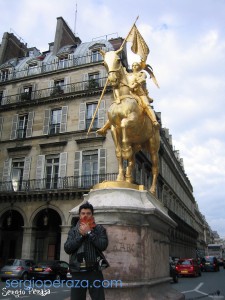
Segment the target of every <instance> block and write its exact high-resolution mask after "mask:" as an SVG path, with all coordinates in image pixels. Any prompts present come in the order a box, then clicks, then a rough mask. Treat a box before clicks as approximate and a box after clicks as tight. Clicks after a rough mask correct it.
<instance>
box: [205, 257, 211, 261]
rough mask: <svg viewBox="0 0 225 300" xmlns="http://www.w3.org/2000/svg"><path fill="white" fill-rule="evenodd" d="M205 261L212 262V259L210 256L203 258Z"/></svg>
mask: <svg viewBox="0 0 225 300" xmlns="http://www.w3.org/2000/svg"><path fill="white" fill-rule="evenodd" d="M205 260H206V261H213V257H210V256H208V257H205Z"/></svg>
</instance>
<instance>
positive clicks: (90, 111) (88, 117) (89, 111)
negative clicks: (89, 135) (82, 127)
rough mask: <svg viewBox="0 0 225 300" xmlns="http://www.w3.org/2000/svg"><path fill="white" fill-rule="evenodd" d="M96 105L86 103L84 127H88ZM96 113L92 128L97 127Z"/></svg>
mask: <svg viewBox="0 0 225 300" xmlns="http://www.w3.org/2000/svg"><path fill="white" fill-rule="evenodd" d="M96 107H97V103H87V109H86V129H88V128H89V126H90V124H91V121H92V118H93V115H94V113H95V110H96ZM97 117H98V116H97V114H96V116H95V119H94V122H93V125H92V128H93V129H94V128H98V118H97Z"/></svg>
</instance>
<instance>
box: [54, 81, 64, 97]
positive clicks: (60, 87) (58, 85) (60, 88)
mask: <svg viewBox="0 0 225 300" xmlns="http://www.w3.org/2000/svg"><path fill="white" fill-rule="evenodd" d="M63 92H64V79H61V80H55V81H54V85H53V88H52V91H51V95H52V96H57V95H60V94H63Z"/></svg>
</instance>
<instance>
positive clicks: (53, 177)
mask: <svg viewBox="0 0 225 300" xmlns="http://www.w3.org/2000/svg"><path fill="white" fill-rule="evenodd" d="M58 177H59V155H53V156H46V162H45V178H46V188H47V189H56V188H57V185H58Z"/></svg>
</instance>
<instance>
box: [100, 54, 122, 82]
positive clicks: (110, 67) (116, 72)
mask: <svg viewBox="0 0 225 300" xmlns="http://www.w3.org/2000/svg"><path fill="white" fill-rule="evenodd" d="M100 53H101V54H102V56H103V58H104V65H105V67H106V70H107V72H108V74H109V75H108V79H109V82H110V83H111V85H112V86H113V87H117V86H118V84H119V83H120V78H121V76H120V71H121V68H122V64H121V61H120V57H119V55H118V54H117V51H109V52H103V51H102V50H101V51H100Z"/></svg>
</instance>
